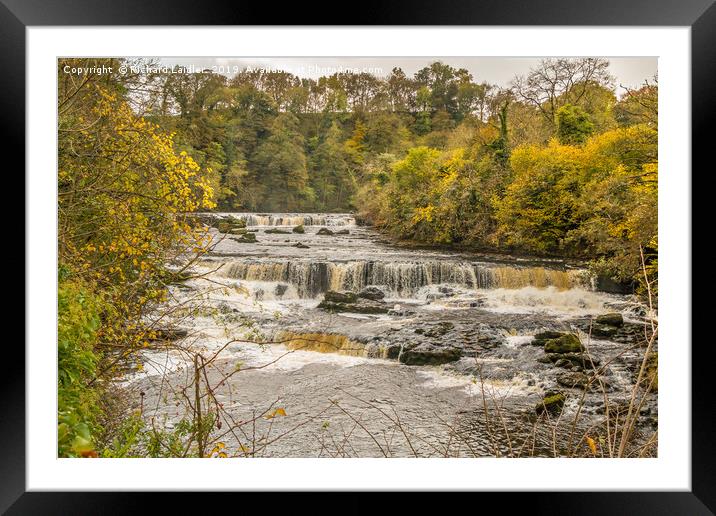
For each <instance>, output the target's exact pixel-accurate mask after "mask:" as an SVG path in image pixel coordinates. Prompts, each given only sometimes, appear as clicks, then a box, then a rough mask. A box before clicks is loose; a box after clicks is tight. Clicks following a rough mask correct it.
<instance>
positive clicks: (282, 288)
mask: <svg viewBox="0 0 716 516" xmlns="http://www.w3.org/2000/svg"><path fill="white" fill-rule="evenodd" d="M287 290H288V285H284V284H283V283H279V284H278V285H276V288H275V289H274V290H273V293H274V295H275V296H277V297H281V296H283V295H284V294H285V293H286V291H287Z"/></svg>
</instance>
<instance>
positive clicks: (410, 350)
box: [400, 344, 462, 365]
mask: <svg viewBox="0 0 716 516" xmlns="http://www.w3.org/2000/svg"><path fill="white" fill-rule="evenodd" d="M461 355H462V350H461V349H460V348H456V347H452V346H431V345H429V344H419V345H417V346H405V347H404V348H403V352H402V353H400V362H401V363H403V364H406V365H440V364H447V363H448V362H455V361H456V360H459V359H460V356H461Z"/></svg>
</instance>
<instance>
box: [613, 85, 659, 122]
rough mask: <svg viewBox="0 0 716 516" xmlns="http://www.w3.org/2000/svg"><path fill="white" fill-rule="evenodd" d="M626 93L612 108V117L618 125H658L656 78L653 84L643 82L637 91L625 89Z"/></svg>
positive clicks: (657, 88)
mask: <svg viewBox="0 0 716 516" xmlns="http://www.w3.org/2000/svg"><path fill="white" fill-rule="evenodd" d="M625 89H626V93H625V94H624V96H623V97H622V98H621V100H620V101H619V102H618V103H617V105H616V106H615V108H614V116H615V118H616V119H617V121H618V122H619V124H620V125H635V124H647V125H649V126H651V127H654V128H656V127H658V124H659V86H658V82H657V79H656V77H655V78H654V81H653V83H652V82H650V81H645V82H644V85H643V86H642V87H641V88H639V89H630V88H625Z"/></svg>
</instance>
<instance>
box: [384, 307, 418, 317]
mask: <svg viewBox="0 0 716 516" xmlns="http://www.w3.org/2000/svg"><path fill="white" fill-rule="evenodd" d="M388 315H395V316H397V317H405V316H407V315H415V312H414V311H413V310H405V309H404V308H399V309H397V310H396V309H395V308H393V309H391V310H388Z"/></svg>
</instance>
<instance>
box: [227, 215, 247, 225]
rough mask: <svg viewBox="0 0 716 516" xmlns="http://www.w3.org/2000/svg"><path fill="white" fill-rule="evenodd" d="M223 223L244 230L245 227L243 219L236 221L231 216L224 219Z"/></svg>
mask: <svg viewBox="0 0 716 516" xmlns="http://www.w3.org/2000/svg"><path fill="white" fill-rule="evenodd" d="M224 222H226V223H228V224H231V225H232V226H234V227H235V228H245V227H246V221H245V220H244V219H237V218H236V217H234V216H231V215H229V216H228V217H226V218H224Z"/></svg>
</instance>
